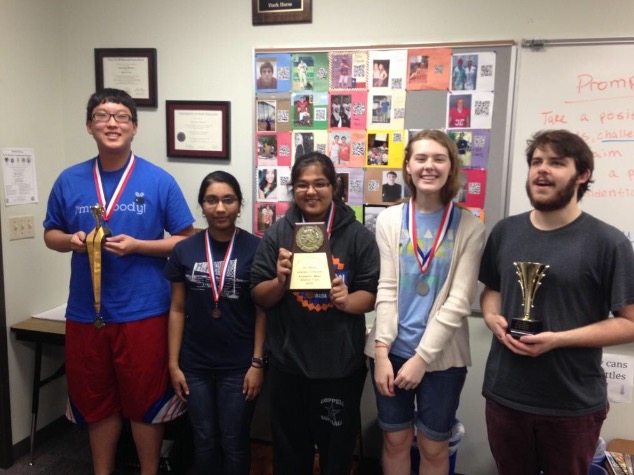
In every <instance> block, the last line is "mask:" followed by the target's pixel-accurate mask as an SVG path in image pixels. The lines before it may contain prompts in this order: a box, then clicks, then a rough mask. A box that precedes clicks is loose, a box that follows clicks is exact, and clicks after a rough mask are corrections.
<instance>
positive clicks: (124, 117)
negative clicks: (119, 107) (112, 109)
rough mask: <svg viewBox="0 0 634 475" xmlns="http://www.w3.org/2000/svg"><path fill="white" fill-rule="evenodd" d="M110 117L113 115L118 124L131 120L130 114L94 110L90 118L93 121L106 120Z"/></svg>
mask: <svg viewBox="0 0 634 475" xmlns="http://www.w3.org/2000/svg"><path fill="white" fill-rule="evenodd" d="M110 117H114V120H115V121H116V122H117V123H118V124H127V123H128V122H130V121H131V120H132V116H131V115H130V114H120V113H117V114H108V113H107V112H95V113H94V114H93V115H92V120H93V121H95V122H108V121H109V120H110Z"/></svg>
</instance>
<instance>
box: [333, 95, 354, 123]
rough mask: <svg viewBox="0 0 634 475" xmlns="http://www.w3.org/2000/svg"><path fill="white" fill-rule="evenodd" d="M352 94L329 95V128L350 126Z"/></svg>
mask: <svg viewBox="0 0 634 475" xmlns="http://www.w3.org/2000/svg"><path fill="white" fill-rule="evenodd" d="M351 103H352V96H351V95H350V94H331V95H330V128H331V129H337V128H342V127H343V128H350V122H351V119H352V106H351Z"/></svg>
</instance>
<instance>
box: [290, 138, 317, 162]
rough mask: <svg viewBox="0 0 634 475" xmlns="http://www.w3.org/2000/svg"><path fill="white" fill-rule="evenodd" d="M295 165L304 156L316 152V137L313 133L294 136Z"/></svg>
mask: <svg viewBox="0 0 634 475" xmlns="http://www.w3.org/2000/svg"><path fill="white" fill-rule="evenodd" d="M293 150H294V154H293V163H294V162H295V160H297V159H298V158H299V157H301V156H302V155H305V154H307V153H310V152H313V151H315V137H314V135H313V133H312V132H295V133H294V134H293Z"/></svg>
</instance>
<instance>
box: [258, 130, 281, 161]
mask: <svg viewBox="0 0 634 475" xmlns="http://www.w3.org/2000/svg"><path fill="white" fill-rule="evenodd" d="M278 150H279V148H278V144H277V135H276V134H260V135H258V136H257V153H258V161H257V162H258V166H260V167H275V166H277V152H278Z"/></svg>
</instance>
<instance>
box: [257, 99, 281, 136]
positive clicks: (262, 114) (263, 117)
mask: <svg viewBox="0 0 634 475" xmlns="http://www.w3.org/2000/svg"><path fill="white" fill-rule="evenodd" d="M276 108H277V102H276V101H258V103H257V110H258V117H257V120H258V132H275V131H276V130H277V127H276V123H275V117H276V115H277V112H276Z"/></svg>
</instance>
